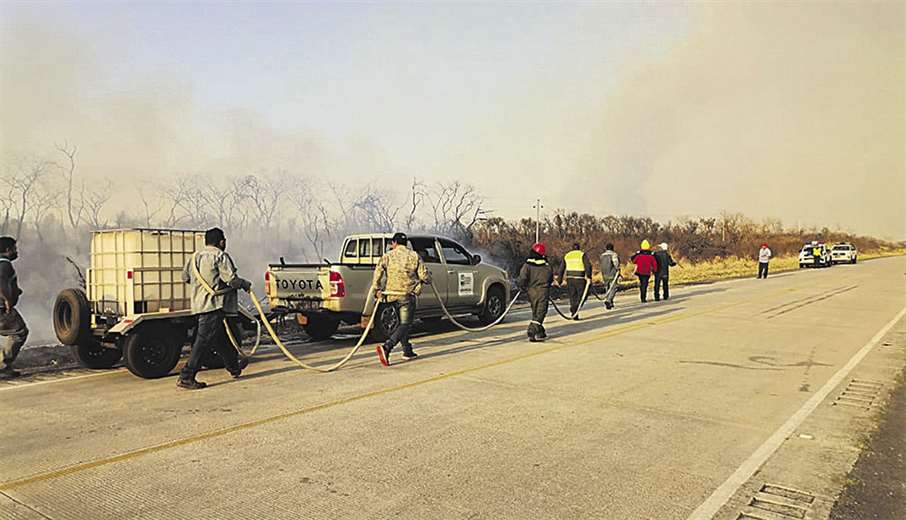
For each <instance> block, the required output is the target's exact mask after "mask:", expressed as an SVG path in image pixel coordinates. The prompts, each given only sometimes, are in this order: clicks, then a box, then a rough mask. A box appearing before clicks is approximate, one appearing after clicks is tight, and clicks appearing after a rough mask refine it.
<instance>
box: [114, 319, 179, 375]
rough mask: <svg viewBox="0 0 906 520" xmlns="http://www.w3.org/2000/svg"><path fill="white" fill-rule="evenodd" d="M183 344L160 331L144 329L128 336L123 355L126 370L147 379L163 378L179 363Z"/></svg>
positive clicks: (172, 336)
mask: <svg viewBox="0 0 906 520" xmlns="http://www.w3.org/2000/svg"><path fill="white" fill-rule="evenodd" d="M181 351H182V343H181V342H180V340H179V339H177V338H176V337H175V336H174V335H172V334H167V333H166V332H164V331H162V330H159V329H151V328H149V329H144V330H138V331H136V332H133V333H132V334H130V335H128V336H126V339H125V340H124V341H123V355H124V356H125V358H126V368H128V369H129V371H130V372H132V373H133V374H135V375H137V376H138V377H142V378H145V379H154V378H158V377H163V376H165V375H167V374H169V373H170V371H171V370H173V368H174V367H175V366H176V363H178V362H179V356H180V354H181V353H182V352H181Z"/></svg>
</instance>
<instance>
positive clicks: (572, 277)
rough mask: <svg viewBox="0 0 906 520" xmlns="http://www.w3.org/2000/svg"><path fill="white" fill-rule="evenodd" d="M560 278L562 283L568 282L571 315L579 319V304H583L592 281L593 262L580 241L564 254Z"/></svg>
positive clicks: (567, 290)
mask: <svg viewBox="0 0 906 520" xmlns="http://www.w3.org/2000/svg"><path fill="white" fill-rule="evenodd" d="M559 278H560V284H561V285H563V284H566V293H567V294H568V295H569V313H570V317H572V319H574V320H577V321H578V319H579V306H580V305H582V296H584V295H585V286H586V284H588V283H589V282H591V262H589V261H588V255H586V254H585V251H582V247H581V246H580V245H579V243H578V242H576V243H575V244H573V249H572V251H570V252H569V253H566V255H564V256H563V262H562V263H561V264H560V273H559Z"/></svg>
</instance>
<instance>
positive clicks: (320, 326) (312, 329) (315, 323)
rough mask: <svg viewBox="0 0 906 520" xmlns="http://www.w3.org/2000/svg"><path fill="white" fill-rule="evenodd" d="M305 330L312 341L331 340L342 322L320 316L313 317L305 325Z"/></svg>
mask: <svg viewBox="0 0 906 520" xmlns="http://www.w3.org/2000/svg"><path fill="white" fill-rule="evenodd" d="M304 328H305V333H306V334H308V335H309V336H311V339H313V340H315V341H324V340H326V339H330V337H331V336H333V334H334V332H336V331H337V329H338V328H340V320H336V319H334V318H325V317H320V316H318V317H311V318H308V323H306V324H305V326H304Z"/></svg>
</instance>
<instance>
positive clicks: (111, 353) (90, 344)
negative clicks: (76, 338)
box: [72, 340, 123, 368]
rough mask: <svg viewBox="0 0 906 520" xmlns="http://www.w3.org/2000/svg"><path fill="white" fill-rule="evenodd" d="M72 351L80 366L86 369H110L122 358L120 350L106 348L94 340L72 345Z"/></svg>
mask: <svg viewBox="0 0 906 520" xmlns="http://www.w3.org/2000/svg"><path fill="white" fill-rule="evenodd" d="M72 350H73V354H74V355H75V357H76V358H78V360H79V362H80V363H81V364H82V366H84V367H88V368H110V367H112V366H113V365H115V364H116V362H117V361H119V360H120V358H121V357H123V351H121V350H120V349H118V348H107V347H105V346H103V345H101V344H100V343H98V342H97V341H94V340H88V341H83V342H81V343H79V344H78V345H73V346H72Z"/></svg>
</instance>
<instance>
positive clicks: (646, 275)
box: [630, 240, 657, 303]
mask: <svg viewBox="0 0 906 520" xmlns="http://www.w3.org/2000/svg"><path fill="white" fill-rule="evenodd" d="M630 260H632V261H633V263H635V269H634V272H635V275H636V276H638V277H639V296H640V297H641V300H642V303H648V280H649V279H650V278H651V273H654V272H656V271H657V260H655V258H654V255H653V254H651V243H649V242H648V241H647V240H642V245H641V249H640V250H639V251H636V253H635V254H634V255H632V257H631V258H630Z"/></svg>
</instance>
